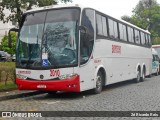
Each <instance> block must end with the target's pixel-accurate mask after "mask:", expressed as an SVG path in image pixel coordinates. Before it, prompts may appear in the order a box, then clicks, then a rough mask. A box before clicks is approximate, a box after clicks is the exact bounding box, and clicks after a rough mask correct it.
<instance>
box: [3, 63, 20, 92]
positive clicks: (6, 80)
mask: <svg viewBox="0 0 160 120" xmlns="http://www.w3.org/2000/svg"><path fill="white" fill-rule="evenodd" d="M14 69H15V62H0V91H7V90H11V89H16V88H17V85H16V84H15V79H14V77H13V74H14V71H13V70H14ZM7 73H8V74H9V75H7Z"/></svg>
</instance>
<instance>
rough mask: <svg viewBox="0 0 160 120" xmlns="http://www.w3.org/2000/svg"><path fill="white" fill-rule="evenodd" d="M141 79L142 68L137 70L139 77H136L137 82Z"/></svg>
mask: <svg viewBox="0 0 160 120" xmlns="http://www.w3.org/2000/svg"><path fill="white" fill-rule="evenodd" d="M140 79H141V72H140V69H138V70H137V77H136V79H135V82H136V83H139V82H140Z"/></svg>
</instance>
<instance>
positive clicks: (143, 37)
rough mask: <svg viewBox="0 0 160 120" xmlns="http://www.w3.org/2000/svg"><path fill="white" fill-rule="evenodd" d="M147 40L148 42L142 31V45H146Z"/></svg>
mask: <svg viewBox="0 0 160 120" xmlns="http://www.w3.org/2000/svg"><path fill="white" fill-rule="evenodd" d="M145 42H146V41H145V36H144V33H143V32H141V44H142V45H145V44H146V43H145Z"/></svg>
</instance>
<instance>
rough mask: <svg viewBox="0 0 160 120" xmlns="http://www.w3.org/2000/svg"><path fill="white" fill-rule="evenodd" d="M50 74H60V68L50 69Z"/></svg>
mask: <svg viewBox="0 0 160 120" xmlns="http://www.w3.org/2000/svg"><path fill="white" fill-rule="evenodd" d="M50 76H60V70H50Z"/></svg>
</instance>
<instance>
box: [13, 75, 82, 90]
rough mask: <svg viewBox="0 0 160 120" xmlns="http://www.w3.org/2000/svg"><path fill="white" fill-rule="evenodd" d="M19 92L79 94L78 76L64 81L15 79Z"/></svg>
mask: <svg viewBox="0 0 160 120" xmlns="http://www.w3.org/2000/svg"><path fill="white" fill-rule="evenodd" d="M16 84H17V85H18V89H19V90H40V91H68V92H80V79H79V75H77V76H74V77H72V78H69V79H65V80H50V81H47V80H43V81H42V80H36V81H35V80H21V79H18V78H16Z"/></svg>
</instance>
